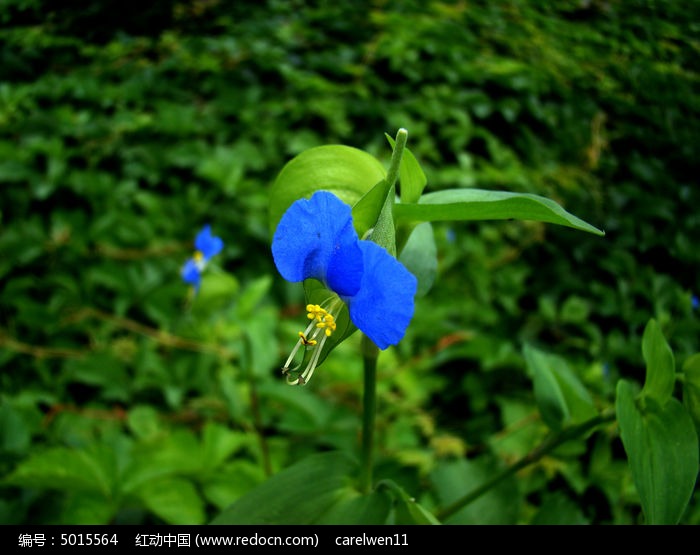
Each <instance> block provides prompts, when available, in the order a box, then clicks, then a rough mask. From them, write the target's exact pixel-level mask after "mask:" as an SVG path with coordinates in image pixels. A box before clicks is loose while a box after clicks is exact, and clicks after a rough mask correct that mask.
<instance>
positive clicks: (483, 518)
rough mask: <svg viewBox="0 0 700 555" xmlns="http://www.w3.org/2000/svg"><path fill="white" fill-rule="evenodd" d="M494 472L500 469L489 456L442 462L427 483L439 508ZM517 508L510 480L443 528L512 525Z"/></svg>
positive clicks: (514, 487) (515, 488)
mask: <svg viewBox="0 0 700 555" xmlns="http://www.w3.org/2000/svg"><path fill="white" fill-rule="evenodd" d="M497 472H499V465H498V464H496V461H495V460H494V459H493V457H491V456H482V457H479V458H477V459H474V460H466V459H455V460H450V461H441V462H440V463H439V464H438V465H437V467H436V468H435V469H434V470H433V471H432V472H431V474H430V480H431V482H432V483H433V484H434V486H435V490H436V492H437V495H438V498H439V500H440V504H441V505H442V506H443V507H445V506H448V505H450V504H451V503H454V502H455V501H457V500H458V499H459V498H461V497H462V496H463V495H465V494H467V493H469V492H470V491H474V490H475V489H476V488H478V487H479V486H481V485H483V484H484V483H485V482H487V481H488V480H489V479H491V478H493V476H494V475H495V474H496V473H497ZM519 507H520V494H519V492H518V485H517V482H516V481H515V479H514V478H512V477H510V478H508V479H506V480H504V481H502V482H500V483H499V484H498V485H497V486H495V487H493V488H492V489H490V490H489V491H488V492H486V493H485V494H484V495H482V496H481V497H479V498H477V499H475V500H474V501H473V502H472V503H470V504H468V505H466V506H465V507H463V508H462V509H460V510H459V511H458V512H456V513H455V514H453V515H452V516H450V517H449V518H447V519H446V520H445V521H444V524H515V523H516V521H517V518H518V508H519Z"/></svg>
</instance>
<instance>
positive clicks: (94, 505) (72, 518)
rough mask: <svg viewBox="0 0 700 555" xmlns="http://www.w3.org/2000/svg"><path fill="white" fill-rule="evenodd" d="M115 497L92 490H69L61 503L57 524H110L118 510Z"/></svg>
mask: <svg viewBox="0 0 700 555" xmlns="http://www.w3.org/2000/svg"><path fill="white" fill-rule="evenodd" d="M114 505H115V502H114V500H113V499H110V498H105V497H101V496H96V495H95V494H94V493H91V492H84V491H78V492H69V493H68V494H67V495H66V497H65V499H64V500H63V502H62V504H61V509H60V514H59V516H58V522H57V523H56V524H68V525H76V524H77V525H82V524H110V522H111V520H112V518H113V517H114V513H115V512H116V507H115V506H114Z"/></svg>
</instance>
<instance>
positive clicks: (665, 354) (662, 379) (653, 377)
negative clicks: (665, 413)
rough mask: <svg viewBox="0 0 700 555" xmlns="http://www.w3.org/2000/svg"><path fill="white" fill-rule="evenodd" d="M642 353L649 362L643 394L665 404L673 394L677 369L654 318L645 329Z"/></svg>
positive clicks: (669, 348)
mask: <svg viewBox="0 0 700 555" xmlns="http://www.w3.org/2000/svg"><path fill="white" fill-rule="evenodd" d="M642 354H643V355H644V360H645V361H646V363H647V372H646V379H645V380H644V388H643V389H642V393H641V395H642V397H647V398H652V399H654V401H656V402H657V403H658V404H659V405H660V406H663V404H664V403H665V402H666V401H668V399H670V398H671V395H672V394H673V386H674V384H675V382H676V370H675V363H674V360H673V352H672V351H671V347H669V346H668V343H667V342H666V339H665V338H664V335H663V333H662V332H661V328H660V327H659V325H658V324H657V323H656V320H654V319H651V320H649V322H648V323H647V325H646V328H645V329H644V336H643V337H642Z"/></svg>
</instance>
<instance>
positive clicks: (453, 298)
mask: <svg viewBox="0 0 700 555" xmlns="http://www.w3.org/2000/svg"><path fill="white" fill-rule="evenodd" d="M684 4H685V3H678V2H673V1H671V0H665V1H664V0H656V1H654V0H627V1H621V0H618V1H614V0H610V1H602V0H601V1H595V0H592V1H578V0H565V1H562V2H556V3H543V2H537V1H534V0H532V1H530V0H519V1H498V2H489V1H486V0H484V1H474V2H450V1H433V2H417V1H416V2H414V1H410V0H397V1H393V2H389V1H381V0H374V1H359V2H312V3H309V2H301V1H293V0H292V1H281V0H279V1H274V0H269V1H267V2H260V3H247V2H246V3H240V2H224V1H220V0H189V1H186V0H181V1H174V0H161V1H158V2H151V3H146V4H144V5H143V6H139V7H138V8H132V7H130V6H129V7H125V6H123V5H122V3H119V2H115V1H112V0H104V1H102V2H96V1H89V0H80V1H78V0H75V1H72V2H61V3H54V2H47V1H45V0H9V1H6V2H4V3H3V5H2V7H1V8H0V41H1V42H0V44H1V45H2V48H1V49H0V217H1V220H0V223H1V228H0V280H1V281H0V284H1V285H0V370H1V371H0V475H2V476H3V480H2V483H1V485H0V522H3V523H45V522H49V523H54V522H67V523H107V522H119V523H150V522H168V523H203V522H208V521H210V520H211V519H212V518H214V516H215V515H216V514H217V513H218V512H219V511H220V510H222V509H224V508H225V507H227V506H228V505H229V504H230V503H232V502H233V501H235V500H236V499H238V498H239V497H240V496H241V495H242V494H243V493H245V492H246V491H249V490H250V489H251V488H253V487H254V486H256V485H258V484H260V483H262V482H263V481H265V479H266V477H267V476H270V475H273V474H275V473H277V472H278V471H280V470H281V469H283V468H286V467H288V466H290V465H292V464H293V463H294V462H296V461H298V460H300V459H301V458H302V457H303V456H304V455H307V454H312V453H318V452H322V451H327V450H330V449H340V450H347V451H354V450H356V449H357V445H358V438H357V430H358V429H359V421H360V401H361V399H360V394H361V390H362V387H361V380H362V369H361V363H360V360H359V359H358V358H357V348H358V338H357V337H355V336H353V338H351V339H350V340H349V341H347V342H346V343H344V344H343V345H342V346H341V347H339V348H338V349H336V350H335V351H334V353H333V356H331V357H329V358H328V359H327V360H326V362H325V363H324V364H323V366H322V367H321V368H320V369H319V370H318V372H317V373H316V376H315V377H314V380H313V382H312V383H311V384H310V385H309V386H307V387H305V388H293V387H289V386H287V385H285V383H284V379H283V377H282V376H281V374H280V372H279V368H280V366H281V363H282V362H283V360H284V358H285V357H286V355H287V353H288V352H289V350H290V349H291V347H292V345H293V343H294V341H295V339H296V332H297V330H298V329H299V328H300V326H302V325H303V319H304V316H303V308H302V303H303V292H302V290H301V287H300V286H292V285H289V284H286V283H285V282H284V281H283V280H282V279H281V278H280V277H279V276H278V275H277V273H276V271H275V269H274V266H273V264H272V259H271V256H270V253H269V241H270V234H269V229H268V224H267V203H268V195H269V189H270V185H271V183H272V182H273V181H274V179H275V177H276V175H277V173H278V172H279V171H280V169H281V168H282V167H283V165H284V164H285V163H286V162H287V161H288V160H289V159H290V158H292V157H293V156H294V155H296V154H298V153H300V152H302V151H303V150H305V149H307V148H310V147H313V146H317V145H323V144H334V143H338V144H346V145H350V146H354V147H357V148H361V149H363V150H366V151H368V152H370V153H372V154H373V155H375V156H376V157H377V158H379V159H380V160H383V161H384V162H385V163H386V162H388V160H389V157H390V155H391V149H390V148H389V146H388V145H387V142H386V139H385V137H384V133H385V132H386V133H389V134H390V135H392V136H393V134H394V133H395V131H396V129H398V128H399V127H404V128H406V129H408V131H409V148H410V149H411V151H412V152H413V154H414V155H415V156H416V158H417V159H418V160H419V161H420V163H421V165H422V167H423V168H424V170H425V173H426V175H427V177H428V188H429V189H430V190H440V189H442V188H454V187H464V188H469V187H479V188H484V189H496V190H510V191H517V192H528V193H536V194H539V195H543V196H547V197H549V198H552V199H554V200H556V201H557V202H559V203H560V204H562V205H563V206H564V207H565V208H566V209H567V210H569V211H570V212H572V213H574V214H576V215H577V216H579V217H581V218H583V219H584V220H586V221H588V222H591V223H592V224H593V225H595V226H596V227H598V228H601V229H603V230H605V231H606V237H605V238H600V237H597V236H594V235H589V234H584V233H580V232H578V231H575V230H570V229H567V228H563V227H559V226H550V225H546V224H540V223H533V222H487V223H483V222H479V223H459V224H435V225H434V229H435V232H436V242H437V253H438V260H439V264H438V271H437V278H436V284H435V286H434V287H433V289H432V290H431V291H430V293H429V294H428V295H426V296H424V297H421V298H420V299H418V301H417V309H416V314H415V317H414V320H413V322H412V324H411V326H410V327H409V330H408V333H407V336H406V338H405V339H404V340H403V341H402V342H401V344H400V345H399V346H398V347H397V348H395V349H391V350H389V351H387V352H385V353H383V354H382V356H381V357H380V359H379V379H380V382H379V390H378V399H379V406H378V423H379V429H378V440H379V443H378V445H379V447H378V449H379V452H378V455H379V457H380V458H379V461H378V463H379V464H378V469H377V474H378V475H380V476H383V477H385V478H388V479H392V480H395V481H396V482H398V483H400V484H401V485H402V487H403V488H404V489H405V490H406V491H408V492H409V493H410V494H411V495H413V496H415V497H416V498H417V499H418V500H419V501H420V502H421V504H422V505H423V506H425V507H427V508H428V509H431V510H432V509H438V508H440V507H443V506H445V505H446V504H449V503H450V502H451V501H453V500H454V496H456V495H457V494H459V493H460V492H465V491H468V490H469V489H471V488H472V487H476V486H478V485H479V484H480V483H483V482H484V481H486V480H487V479H488V478H489V476H490V475H491V474H492V473H493V472H494V471H495V469H498V468H502V467H503V466H505V465H507V464H509V463H512V462H513V461H514V460H516V459H517V458H519V457H521V456H523V455H525V454H526V453H528V452H529V451H530V450H531V449H533V448H534V446H536V445H537V444H538V443H539V442H540V441H541V439H542V438H543V437H544V435H545V433H546V431H547V426H546V422H545V421H543V417H542V416H541V415H540V412H539V410H538V409H537V407H536V405H535V400H534V393H533V380H532V377H531V376H530V375H528V370H527V365H526V357H525V355H524V354H523V346H524V345H525V344H526V343H527V344H532V345H537V346H538V348H540V349H543V350H545V351H548V352H550V353H553V354H556V355H558V356H561V357H564V358H565V359H566V360H567V361H568V364H569V366H570V368H571V372H573V373H574V374H575V375H576V376H577V377H578V379H580V380H581V381H582V382H583V383H584V384H585V386H586V387H587V389H588V390H589V392H590V394H591V397H592V400H593V403H594V405H595V406H596V407H597V408H599V409H603V408H605V407H610V406H612V405H613V404H614V398H615V384H616V383H617V380H618V379H620V378H625V379H627V380H631V381H636V382H638V383H640V384H641V383H643V382H644V360H643V358H642V348H641V341H642V334H643V331H644V327H645V325H646V323H647V321H648V320H649V319H650V318H655V319H656V320H657V321H658V323H659V325H660V327H661V329H662V330H663V332H664V335H665V336H666V338H667V339H668V342H669V344H670V346H671V348H672V349H673V352H674V354H675V359H676V364H677V366H678V367H679V368H680V367H681V366H682V365H683V363H684V362H685V361H686V360H687V359H688V358H689V357H690V355H692V354H693V353H694V352H697V351H698V336H699V332H700V322H699V320H698V313H697V311H696V310H694V309H693V304H692V301H691V299H692V295H693V294H698V291H699V289H700V287H699V286H698V285H699V284H698V281H697V275H696V269H697V267H698V263H699V261H700V254H699V251H698V249H697V239H698V238H699V237H700V216H699V215H698V211H697V206H698V204H699V201H700V192H698V188H697V186H696V183H695V181H696V176H697V175H698V170H699V168H698V163H697V161H698V160H700V152H698V150H699V149H700V117H699V116H700V106H699V100H698V99H699V98H700V96H699V95H698V92H699V91H698V82H699V78H700V74H699V67H698V63H699V62H698V60H700V56H699V54H700V43H699V42H698V40H697V36H698V30H699V29H698V27H699V26H700V24H699V23H698V21H700V17H698V16H700V9H698V5H697V4H696V3H689V4H687V5H684ZM399 187H400V186H399ZM399 192H400V191H399ZM204 223H210V224H211V225H212V229H213V230H214V233H215V234H216V235H218V236H220V237H222V238H223V239H224V241H225V244H226V247H225V249H224V251H223V253H222V254H221V255H219V256H217V257H216V258H215V259H214V260H213V261H212V265H213V267H210V268H209V269H208V273H207V275H206V276H205V278H204V282H203V285H202V289H201V291H200V293H199V295H197V297H195V298H194V299H193V298H192V297H189V296H188V290H187V288H186V286H185V285H184V284H183V283H182V281H181V279H180V276H179V269H180V267H181V265H182V263H183V262H184V261H185V259H186V258H187V257H188V256H190V255H191V251H192V248H193V246H192V240H193V238H194V235H195V234H196V233H197V231H198V230H199V229H200V227H201V226H202V225H203V224H204ZM696 497H697V496H696V495H694V496H693V498H691V502H690V504H689V507H688V509H687V510H686V512H685V514H684V516H683V518H682V520H681V522H684V523H691V524H694V523H698V521H700V507H699V506H698V502H697V499H696ZM448 522H451V523H516V522H517V523H555V522H562V523H638V522H643V517H642V514H641V512H640V505H639V497H638V494H637V492H636V490H635V488H634V484H633V482H632V478H631V475H630V472H629V467H628V464H627V461H626V458H625V453H624V450H623V447H622V443H621V440H620V434H619V430H618V428H617V426H616V425H615V424H611V425H610V426H607V427H604V428H602V429H600V430H597V431H596V432H595V433H593V434H592V435H590V436H589V437H587V439H585V440H579V441H576V442H572V443H568V444H566V445H564V446H562V447H561V448H560V449H559V450H557V451H556V452H555V453H554V454H553V455H551V456H547V457H545V458H543V459H542V460H540V461H539V462H537V463H536V464H534V465H532V466H530V467H528V468H527V469H525V470H523V471H522V472H520V473H518V475H517V476H516V477H515V478H513V479H511V480H509V481H507V482H504V483H503V484H501V485H500V486H499V488H496V489H494V490H492V491H491V492H489V493H488V494H487V495H485V496H483V497H481V498H480V499H479V500H477V501H476V502H475V503H473V504H471V505H469V506H468V507H466V508H465V509H463V510H462V511H460V512H459V513H457V514H455V515H453V516H452V517H451V519H450V520H448Z"/></svg>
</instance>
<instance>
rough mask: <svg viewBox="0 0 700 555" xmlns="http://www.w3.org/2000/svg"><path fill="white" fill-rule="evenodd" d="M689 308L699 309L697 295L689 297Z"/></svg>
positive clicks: (699, 303)
mask: <svg viewBox="0 0 700 555" xmlns="http://www.w3.org/2000/svg"><path fill="white" fill-rule="evenodd" d="M690 306H691V308H692V309H693V310H697V308H698V307H700V299H698V296H697V295H692V296H691V297H690Z"/></svg>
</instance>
